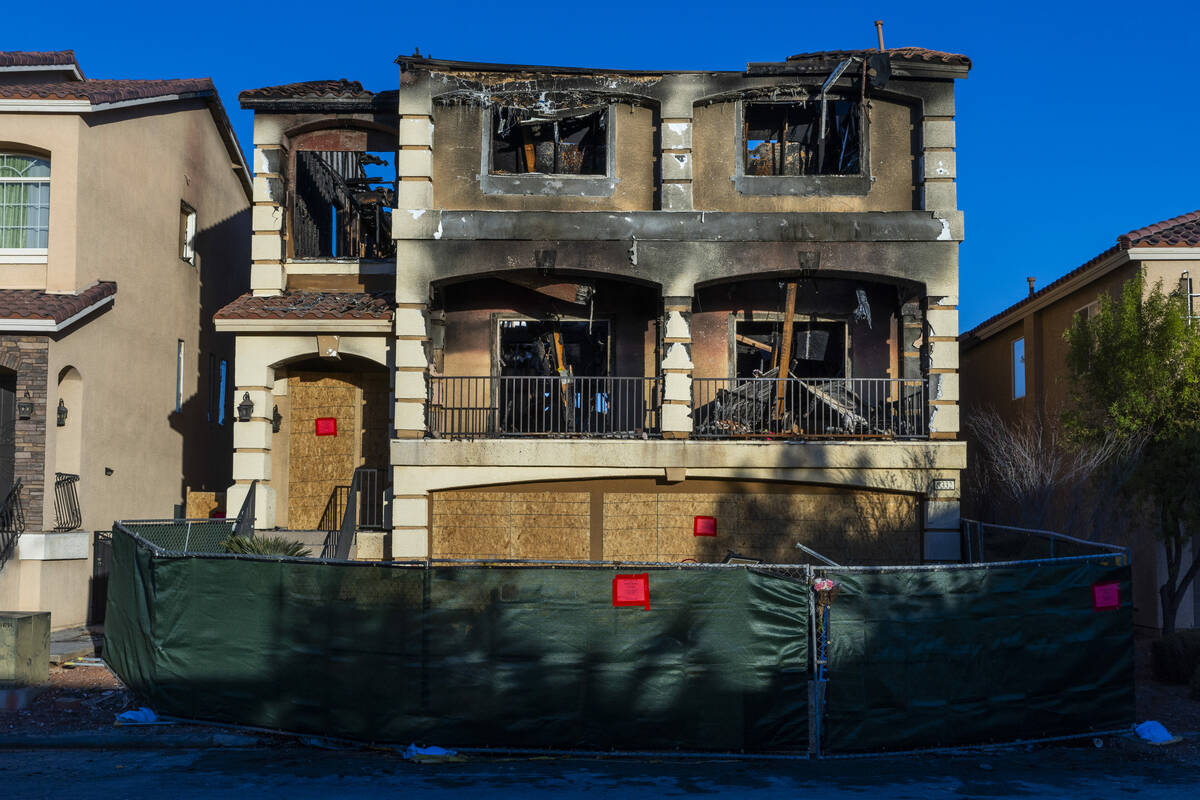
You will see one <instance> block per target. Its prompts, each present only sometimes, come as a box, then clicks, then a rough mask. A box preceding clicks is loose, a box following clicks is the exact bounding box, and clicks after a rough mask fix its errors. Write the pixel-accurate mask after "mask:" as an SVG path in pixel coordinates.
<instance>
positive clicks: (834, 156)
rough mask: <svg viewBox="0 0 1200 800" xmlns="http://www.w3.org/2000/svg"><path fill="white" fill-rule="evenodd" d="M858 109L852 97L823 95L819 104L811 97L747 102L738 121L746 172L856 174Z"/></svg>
mask: <svg viewBox="0 0 1200 800" xmlns="http://www.w3.org/2000/svg"><path fill="white" fill-rule="evenodd" d="M822 108H824V109H825V126H824V127H825V130H824V136H822V131H821V109H822ZM860 109H861V106H860V105H859V103H857V102H854V101H850V100H834V99H828V100H826V102H824V103H822V102H821V101H820V100H819V99H816V98H813V99H809V100H805V101H802V102H793V103H747V104H746V105H745V116H744V123H743V134H744V138H743V141H744V142H745V174H746V175H759V176H778V175H784V176H801V175H858V174H861V173H862V156H861V154H862V130H861V129H862V126H861V113H860Z"/></svg>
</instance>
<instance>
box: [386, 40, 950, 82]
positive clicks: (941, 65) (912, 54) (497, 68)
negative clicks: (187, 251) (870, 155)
mask: <svg viewBox="0 0 1200 800" xmlns="http://www.w3.org/2000/svg"><path fill="white" fill-rule="evenodd" d="M882 52H883V54H885V55H886V56H887V57H888V58H889V60H891V61H892V62H893V63H896V62H899V64H901V65H903V66H904V67H905V68H906V69H907V70H908V73H910V74H916V71H917V70H920V68H922V67H927V68H929V70H927V71H936V72H938V73H939V75H941V76H945V75H946V73H947V71H949V72H950V73H951V74H952V75H957V76H960V77H961V76H964V75H965V72H966V70H969V69H970V68H971V59H969V58H967V57H966V56H964V55H960V54H958V53H944V52H942V51H940V50H929V49H926V48H924V47H893V48H888V49H887V50H884V51H882ZM878 55H880V51H879V50H822V51H819V52H814V53H799V54H797V55H794V56H789V57H788V58H787V60H786V61H781V62H761V63H750V64H747V65H746V70H745V72H744V73H742V72H740V71H733V70H697V69H692V70H632V69H591V68H585V67H564V66H535V65H530V64H496V63H491V62H484V61H452V60H444V59H434V58H428V57H426V56H422V55H420V54H419V53H418V54H414V55H411V56H399V57H398V58H397V59H396V63H397V64H399V65H400V67H401V69H402V70H409V69H426V70H433V71H439V70H443V71H447V72H460V71H466V72H524V73H555V74H561V75H630V76H663V75H681V74H682V75H686V74H693V75H695V74H709V75H718V74H719V75H741V74H746V75H761V74H764V73H786V72H789V71H796V70H800V71H810V70H812V69H817V68H825V66H826V65H828V66H829V67H832V66H834V65H836V64H837V63H838V62H839V61H843V60H845V59H847V58H861V59H866V58H870V57H871V56H878Z"/></svg>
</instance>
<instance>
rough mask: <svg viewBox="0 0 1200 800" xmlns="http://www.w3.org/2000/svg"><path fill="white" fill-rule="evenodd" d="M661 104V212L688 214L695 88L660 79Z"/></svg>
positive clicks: (683, 83)
mask: <svg viewBox="0 0 1200 800" xmlns="http://www.w3.org/2000/svg"><path fill="white" fill-rule="evenodd" d="M664 80H665V83H666V84H667V86H666V89H667V91H666V93H665V96H664V98H663V101H662V131H661V135H660V137H659V139H660V141H661V142H662V145H661V146H662V150H661V152H659V154H658V156H659V161H660V162H661V164H662V196H661V197H662V210H663V211H691V210H692V208H693V205H692V114H693V112H692V107H693V106H692V104H693V102H694V100H695V87H694V86H692V85H690V84H689V83H688V82H684V81H679V82H677V81H675V80H674V79H673V78H670V77H668V78H666V79H664Z"/></svg>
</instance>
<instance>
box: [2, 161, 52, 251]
mask: <svg viewBox="0 0 1200 800" xmlns="http://www.w3.org/2000/svg"><path fill="white" fill-rule="evenodd" d="M49 243H50V159H48V158H39V157H37V156H26V155H18V154H15V153H0V250H40V251H44V250H46V248H47V247H48V246H49Z"/></svg>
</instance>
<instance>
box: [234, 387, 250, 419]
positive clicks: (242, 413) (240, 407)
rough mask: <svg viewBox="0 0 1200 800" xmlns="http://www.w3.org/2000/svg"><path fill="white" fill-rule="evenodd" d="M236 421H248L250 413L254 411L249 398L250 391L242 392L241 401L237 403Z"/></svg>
mask: <svg viewBox="0 0 1200 800" xmlns="http://www.w3.org/2000/svg"><path fill="white" fill-rule="evenodd" d="M237 412H238V422H249V421H250V415H251V414H253V413H254V401H253V400H251V399H250V393H249V392H244V393H243V394H242V402H240V403H238V404H237Z"/></svg>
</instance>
